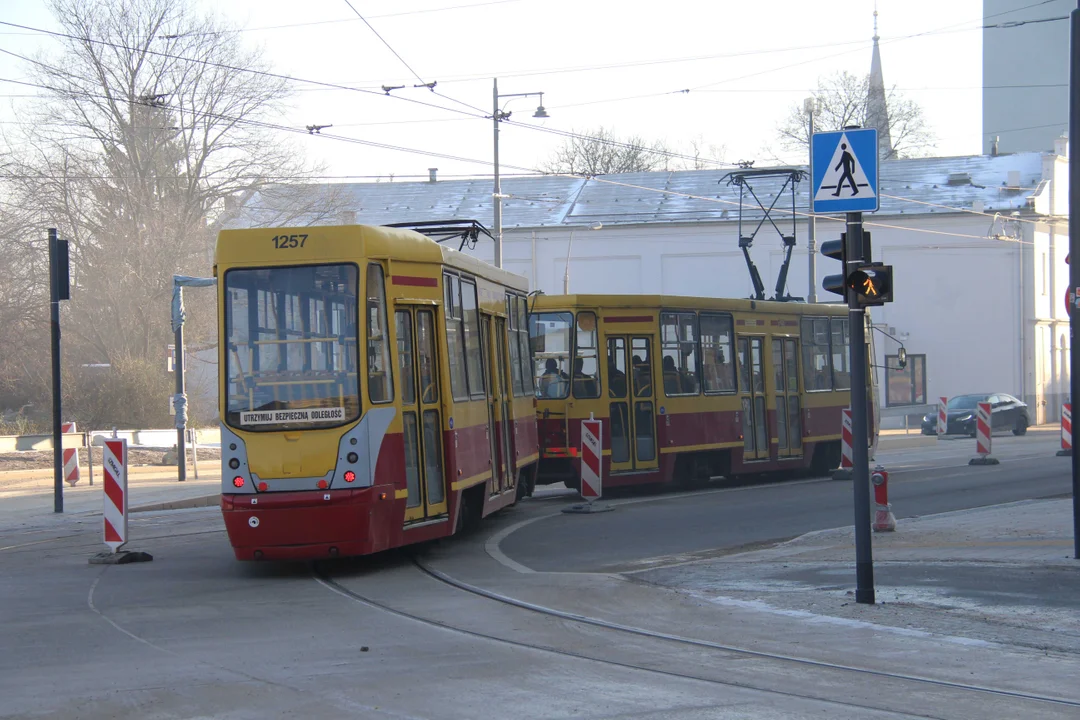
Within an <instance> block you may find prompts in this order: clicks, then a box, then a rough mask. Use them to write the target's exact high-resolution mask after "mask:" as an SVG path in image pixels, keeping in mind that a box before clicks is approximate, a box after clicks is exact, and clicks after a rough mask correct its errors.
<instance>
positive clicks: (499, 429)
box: [480, 315, 514, 495]
mask: <svg viewBox="0 0 1080 720" xmlns="http://www.w3.org/2000/svg"><path fill="white" fill-rule="evenodd" d="M480 335H481V337H482V339H483V343H484V347H483V351H484V352H485V353H487V355H488V356H487V358H486V360H487V362H486V363H485V365H486V366H487V371H488V377H487V378H486V383H485V385H486V386H487V412H488V445H489V446H490V452H491V479H490V480H489V481H488V493H489V494H491V495H497V494H499V493H501V492H504V491H506V490H509V489H510V488H512V487H513V486H514V478H513V474H512V473H511V472H510V449H509V445H510V432H511V428H510V397H509V395H510V393H509V383H507V381H506V379H507V363H506V320H505V318H499V317H496V318H493V317H492V316H491V315H481V316H480Z"/></svg>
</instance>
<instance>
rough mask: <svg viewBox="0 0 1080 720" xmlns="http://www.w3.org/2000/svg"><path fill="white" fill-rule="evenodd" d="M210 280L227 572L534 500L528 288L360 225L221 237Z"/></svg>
mask: <svg viewBox="0 0 1080 720" xmlns="http://www.w3.org/2000/svg"><path fill="white" fill-rule="evenodd" d="M214 275H215V277H217V278H218V280H219V282H218V288H219V289H218V306H219V328H220V338H219V340H220V342H219V347H220V354H221V356H220V358H219V361H220V367H221V368H222V372H221V373H220V376H221V380H220V387H219V398H220V400H219V405H220V407H219V410H220V415H221V418H222V430H221V443H222V489H221V493H222V496H221V508H222V513H223V515H224V518H225V527H226V530H227V532H228V536H229V541H230V543H231V544H232V547H233V550H234V552H235V555H236V557H237V558H238V559H240V560H259V559H304V558H323V557H333V556H346V555H362V554H367V553H373V552H377V551H380V550H385V549H388V548H392V547H396V546H401V545H406V544H410V543H415V542H421V541H426V540H431V539H434V538H438V537H444V536H448V535H451V534H453V533H455V532H457V531H458V530H460V529H462V528H464V527H467V526H468V525H470V524H474V523H476V522H478V521H479V519H480V518H482V517H484V516H486V515H489V514H491V513H492V512H495V511H497V510H499V509H500V508H503V507H506V506H508V505H512V504H514V503H515V502H516V500H517V499H518V497H519V494H520V493H522V492H525V491H527V489H528V488H529V487H531V484H532V483H533V482H534V475H535V471H536V468H537V459H538V446H537V436H536V421H535V410H534V402H535V401H534V388H533V384H532V382H533V373H532V370H531V356H530V352H529V344H528V343H529V338H528V330H527V321H526V317H527V305H526V296H527V290H528V287H527V284H526V281H525V280H524V278H521V277H519V276H517V275H513V274H511V273H509V272H505V271H503V270H499V269H497V268H495V267H493V266H491V265H488V264H486V263H483V262H481V261H479V260H476V259H475V258H472V257H470V256H469V255H467V254H465V253H463V252H460V251H459V250H455V249H453V248H450V247H446V246H445V245H443V244H440V243H439V242H436V240H434V239H432V238H431V237H429V236H428V235H426V234H423V233H421V232H417V231H415V230H413V229H408V228H402V227H371V226H363V225H348V226H334V227H302V228H300V227H297V228H264V229H243V230H224V231H222V232H221V233H220V234H219V236H218V242H217V249H216V257H215V265H214ZM361 350H362V351H363V352H361Z"/></svg>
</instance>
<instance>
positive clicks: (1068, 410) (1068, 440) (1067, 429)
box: [1057, 403, 1072, 457]
mask: <svg viewBox="0 0 1080 720" xmlns="http://www.w3.org/2000/svg"><path fill="white" fill-rule="evenodd" d="M1057 454H1058V455H1060V456H1062V457H1069V456H1071V455H1072V403H1065V404H1064V405H1062V406H1061V449H1060V450H1058V451H1057Z"/></svg>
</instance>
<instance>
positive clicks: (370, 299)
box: [367, 263, 394, 403]
mask: <svg viewBox="0 0 1080 720" xmlns="http://www.w3.org/2000/svg"><path fill="white" fill-rule="evenodd" d="M367 316H368V396H369V397H370V398H371V402H373V403H384V402H390V401H391V400H393V399H394V378H393V376H392V375H391V373H390V343H389V342H387V337H386V332H387V330H386V329H387V323H386V288H385V287H384V286H383V269H382V265H379V264H378V263H371V264H370V265H368V272H367Z"/></svg>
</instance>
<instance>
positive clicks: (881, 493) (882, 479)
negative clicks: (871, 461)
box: [870, 465, 896, 532]
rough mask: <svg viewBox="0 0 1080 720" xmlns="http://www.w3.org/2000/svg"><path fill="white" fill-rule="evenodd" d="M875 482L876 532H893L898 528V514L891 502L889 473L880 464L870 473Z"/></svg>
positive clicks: (871, 480) (874, 525)
mask: <svg viewBox="0 0 1080 720" xmlns="http://www.w3.org/2000/svg"><path fill="white" fill-rule="evenodd" d="M870 482H872V483H873V484H874V505H875V507H874V523H873V528H874V532H892V531H894V530H896V516H894V515H893V513H892V505H890V504H889V473H888V471H887V470H885V468H883V467H881V466H880V465H878V466H877V467H875V468H874V472H872V473H871V474H870Z"/></svg>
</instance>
